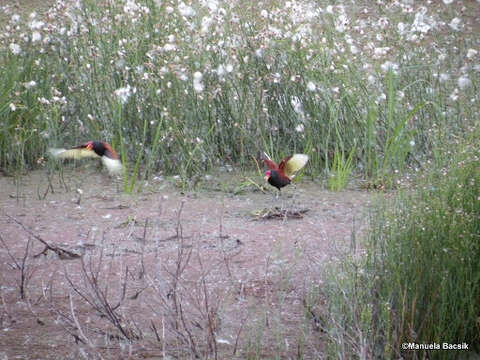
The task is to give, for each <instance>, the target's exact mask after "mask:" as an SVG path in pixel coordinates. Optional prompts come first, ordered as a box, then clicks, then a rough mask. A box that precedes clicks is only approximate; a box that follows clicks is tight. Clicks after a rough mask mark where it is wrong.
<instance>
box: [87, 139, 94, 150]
mask: <svg viewBox="0 0 480 360" xmlns="http://www.w3.org/2000/svg"><path fill="white" fill-rule="evenodd" d="M86 149H87V150H92V149H93V142H91V141H90V142H89V143H87V146H86Z"/></svg>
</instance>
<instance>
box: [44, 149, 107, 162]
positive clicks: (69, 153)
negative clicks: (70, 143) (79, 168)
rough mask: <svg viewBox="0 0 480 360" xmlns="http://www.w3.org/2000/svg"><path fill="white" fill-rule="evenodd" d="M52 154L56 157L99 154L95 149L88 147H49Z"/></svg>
mask: <svg viewBox="0 0 480 360" xmlns="http://www.w3.org/2000/svg"><path fill="white" fill-rule="evenodd" d="M48 152H49V153H50V155H52V156H53V157H54V158H56V159H76V160H78V159H83V158H96V157H98V155H97V154H96V153H95V151H93V150H87V149H86V148H75V149H68V150H67V149H56V148H50V149H48Z"/></svg>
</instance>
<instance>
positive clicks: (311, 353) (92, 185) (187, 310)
mask: <svg viewBox="0 0 480 360" xmlns="http://www.w3.org/2000/svg"><path fill="white" fill-rule="evenodd" d="M63 179H64V180H63V181H62V178H61V177H60V176H59V174H54V175H52V176H51V177H50V182H51V184H52V186H53V190H54V192H53V193H52V192H51V191H48V193H47V195H46V197H45V198H44V199H40V198H41V197H43V196H44V194H45V193H46V190H47V187H48V184H49V181H48V176H47V173H46V172H45V171H37V172H32V173H30V174H28V176H26V177H24V178H22V180H21V181H22V184H21V185H20V186H16V185H15V184H14V181H13V180H14V179H13V178H11V177H0V204H1V210H0V229H2V230H1V233H0V235H1V240H2V243H0V274H1V275H0V282H1V287H0V300H1V302H0V349H1V350H0V358H2V354H3V357H4V358H5V356H7V358H8V359H11V358H16V359H54V358H55V359H58V358H59V357H60V358H65V359H67V358H79V357H80V356H82V354H87V355H86V356H87V357H88V356H89V355H88V354H90V356H93V355H95V356H97V355H98V356H99V354H101V355H102V356H103V357H104V358H112V359H117V358H161V357H162V356H163V355H165V354H167V356H168V354H173V356H176V357H180V358H189V357H191V356H192V353H194V352H195V351H198V354H200V355H201V356H206V355H205V354H207V353H208V352H214V351H216V352H218V353H219V354H224V355H223V356H220V358H224V356H227V357H229V358H232V357H233V358H245V357H247V356H249V354H251V353H255V354H257V353H259V356H260V357H266V358H269V357H270V356H273V355H272V353H271V352H272V351H273V354H280V355H279V356H281V357H283V356H284V357H288V356H291V355H292V354H293V355H295V354H297V353H298V351H299V349H300V347H301V348H302V353H303V358H305V359H317V358H321V357H322V355H321V354H322V352H321V351H322V335H321V332H320V331H318V324H310V323H309V322H308V318H309V317H308V316H305V313H306V312H307V311H306V309H305V306H304V305H305V299H306V298H307V297H308V293H309V291H311V290H312V288H313V287H315V286H317V287H321V284H322V281H323V280H322V279H323V278H322V276H323V275H322V269H323V268H324V266H325V264H327V263H328V262H330V261H333V260H335V259H336V258H337V257H339V256H341V255H342V254H344V253H347V252H349V251H350V247H351V235H352V231H355V232H356V233H358V232H361V231H362V229H363V228H364V226H365V218H366V216H365V214H366V208H367V206H368V204H369V202H370V201H371V200H372V196H373V195H372V194H371V193H367V192H360V191H343V192H340V193H332V192H329V191H325V190H322V189H321V188H320V187H319V185H317V184H314V183H309V182H307V181H303V182H301V183H299V184H298V185H297V187H296V189H295V188H293V187H287V188H286V189H285V191H282V193H283V195H282V196H281V197H280V198H279V199H275V198H274V193H273V192H272V193H262V192H248V191H247V192H246V193H244V194H241V195H233V194H229V193H225V192H221V191H197V192H189V193H186V194H182V193H181V192H180V191H179V190H178V189H177V188H175V187H174V186H173V185H171V184H170V183H168V182H165V181H158V182H150V183H149V184H146V185H145V186H144V187H143V191H142V192H141V193H138V194H134V195H127V194H124V193H120V192H118V191H117V188H118V187H120V185H119V184H115V183H112V180H111V179H109V178H108V177H107V176H106V175H105V174H103V173H99V172H98V171H94V170H92V169H91V168H89V167H79V168H77V169H75V170H70V171H66V172H65V174H64V176H63ZM222 181H223V180H222ZM206 188H209V187H208V186H206ZM77 189H80V190H77ZM258 214H260V216H258ZM265 214H267V215H268V216H263V215H265ZM288 215H292V216H288ZM19 223H21V224H23V226H25V228H26V229H24V228H22V226H21V225H19ZM32 234H33V235H32ZM38 238H40V239H42V240H43V241H45V242H47V243H48V244H49V245H51V246H52V247H54V248H61V249H64V250H67V251H68V252H69V253H70V252H71V253H74V254H78V255H80V256H81V257H80V258H79V259H76V258H73V259H72V258H70V257H67V258H63V259H61V258H59V256H58V252H55V251H51V250H49V249H48V248H46V247H45V245H44V244H43V243H42V242H41V241H39V240H38ZM29 241H30V243H29ZM27 243H29V249H28V254H27V256H25V254H26V248H27ZM35 255H36V256H35ZM23 259H25V260H23ZM22 264H23V269H24V271H23V273H24V294H25V298H24V299H21V298H20V287H21V286H20V284H21V275H22V271H21V268H22ZM95 284H97V285H98V288H99V289H100V292H101V291H103V290H102V289H104V290H105V293H107V294H104V295H105V296H104V297H105V299H106V302H107V303H109V304H110V305H111V306H112V307H113V308H114V309H113V310H112V309H111V310H112V311H113V313H114V315H116V316H117V317H118V318H119V319H121V325H120V324H117V326H115V324H114V321H112V319H110V318H109V314H108V311H106V309H108V306H110V305H108V306H105V304H104V303H103V302H102V300H101V299H102V296H99V294H98V291H99V289H98V288H97V289H96V290H95V289H94V288H95ZM100 285H101V286H100ZM117 304H118V307H117V308H115V305H117ZM182 306H183V307H182ZM179 309H180V310H179ZM308 311H311V310H310V308H309V309H308ZM313 317H314V318H315V316H313ZM172 319H173V320H172ZM78 325H80V326H78ZM121 329H123V330H125V332H127V335H128V334H130V335H131V336H130V341H128V342H125V341H124V340H119V339H125V334H122V331H121ZM300 329H304V330H302V331H300ZM305 329H307V330H305ZM128 331H130V333H129V332H128ZM212 337H214V338H215V339H216V340H215V341H213V342H212ZM127 343H128V344H127ZM126 344H127V345H126ZM234 353H235V356H232V354H234ZM92 354H93V355H92ZM202 354H203V355H202ZM225 354H227V355H225ZM187 355H188V356H187Z"/></svg>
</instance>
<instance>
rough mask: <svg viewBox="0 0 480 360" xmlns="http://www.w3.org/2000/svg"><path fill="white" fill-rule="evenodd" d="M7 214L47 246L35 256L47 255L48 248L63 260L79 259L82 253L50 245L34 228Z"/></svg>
mask: <svg viewBox="0 0 480 360" xmlns="http://www.w3.org/2000/svg"><path fill="white" fill-rule="evenodd" d="M5 216H6V217H8V218H9V219H10V220H12V221H14V222H16V223H17V224H18V225H20V226H21V227H22V229H23V230H24V231H25V232H26V233H28V234H29V235H30V236H32V237H33V238H34V239H35V240H38V241H40V242H41V243H42V244H43V245H44V246H45V249H44V250H43V251H42V252H41V253H40V254H37V255H35V256H34V257H38V256H40V255H41V254H43V255H45V254H46V252H47V251H48V250H50V251H53V252H54V253H55V254H57V255H58V257H59V259H61V260H70V259H77V258H79V257H80V255H78V254H76V253H74V252H72V251H69V250H66V249H63V248H61V247H58V246H55V245H50V244H49V243H48V242H46V241H45V240H43V239H42V238H41V237H40V236H38V235H37V234H35V233H34V232H33V231H32V230H30V229H29V228H27V227H26V226H25V225H24V224H23V223H22V222H21V221H19V220H17V219H15V218H14V217H13V216H10V215H8V214H5Z"/></svg>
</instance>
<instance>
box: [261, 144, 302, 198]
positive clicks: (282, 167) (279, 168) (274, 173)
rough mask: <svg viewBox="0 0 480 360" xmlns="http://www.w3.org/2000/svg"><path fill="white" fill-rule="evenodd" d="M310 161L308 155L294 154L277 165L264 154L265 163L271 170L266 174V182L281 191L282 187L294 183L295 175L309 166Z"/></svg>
mask: <svg viewBox="0 0 480 360" xmlns="http://www.w3.org/2000/svg"><path fill="white" fill-rule="evenodd" d="M308 159H309V158H308V155H305V154H294V155H292V156H288V157H286V158H285V159H283V160H282V161H280V164H278V165H277V163H275V162H274V161H273V160H272V159H271V158H270V157H269V156H268V155H267V154H266V153H263V161H264V162H265V163H266V164H267V166H268V168H269V170H267V171H266V172H265V180H267V181H268V183H269V184H270V185H272V186H274V187H276V188H277V189H278V191H280V189H281V188H282V187H284V186H286V185H288V184H290V183H291V182H292V180H293V178H294V177H295V175H296V174H297V173H298V172H299V171H300V170H301V169H303V167H304V166H305V165H306V164H307V162H308Z"/></svg>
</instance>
